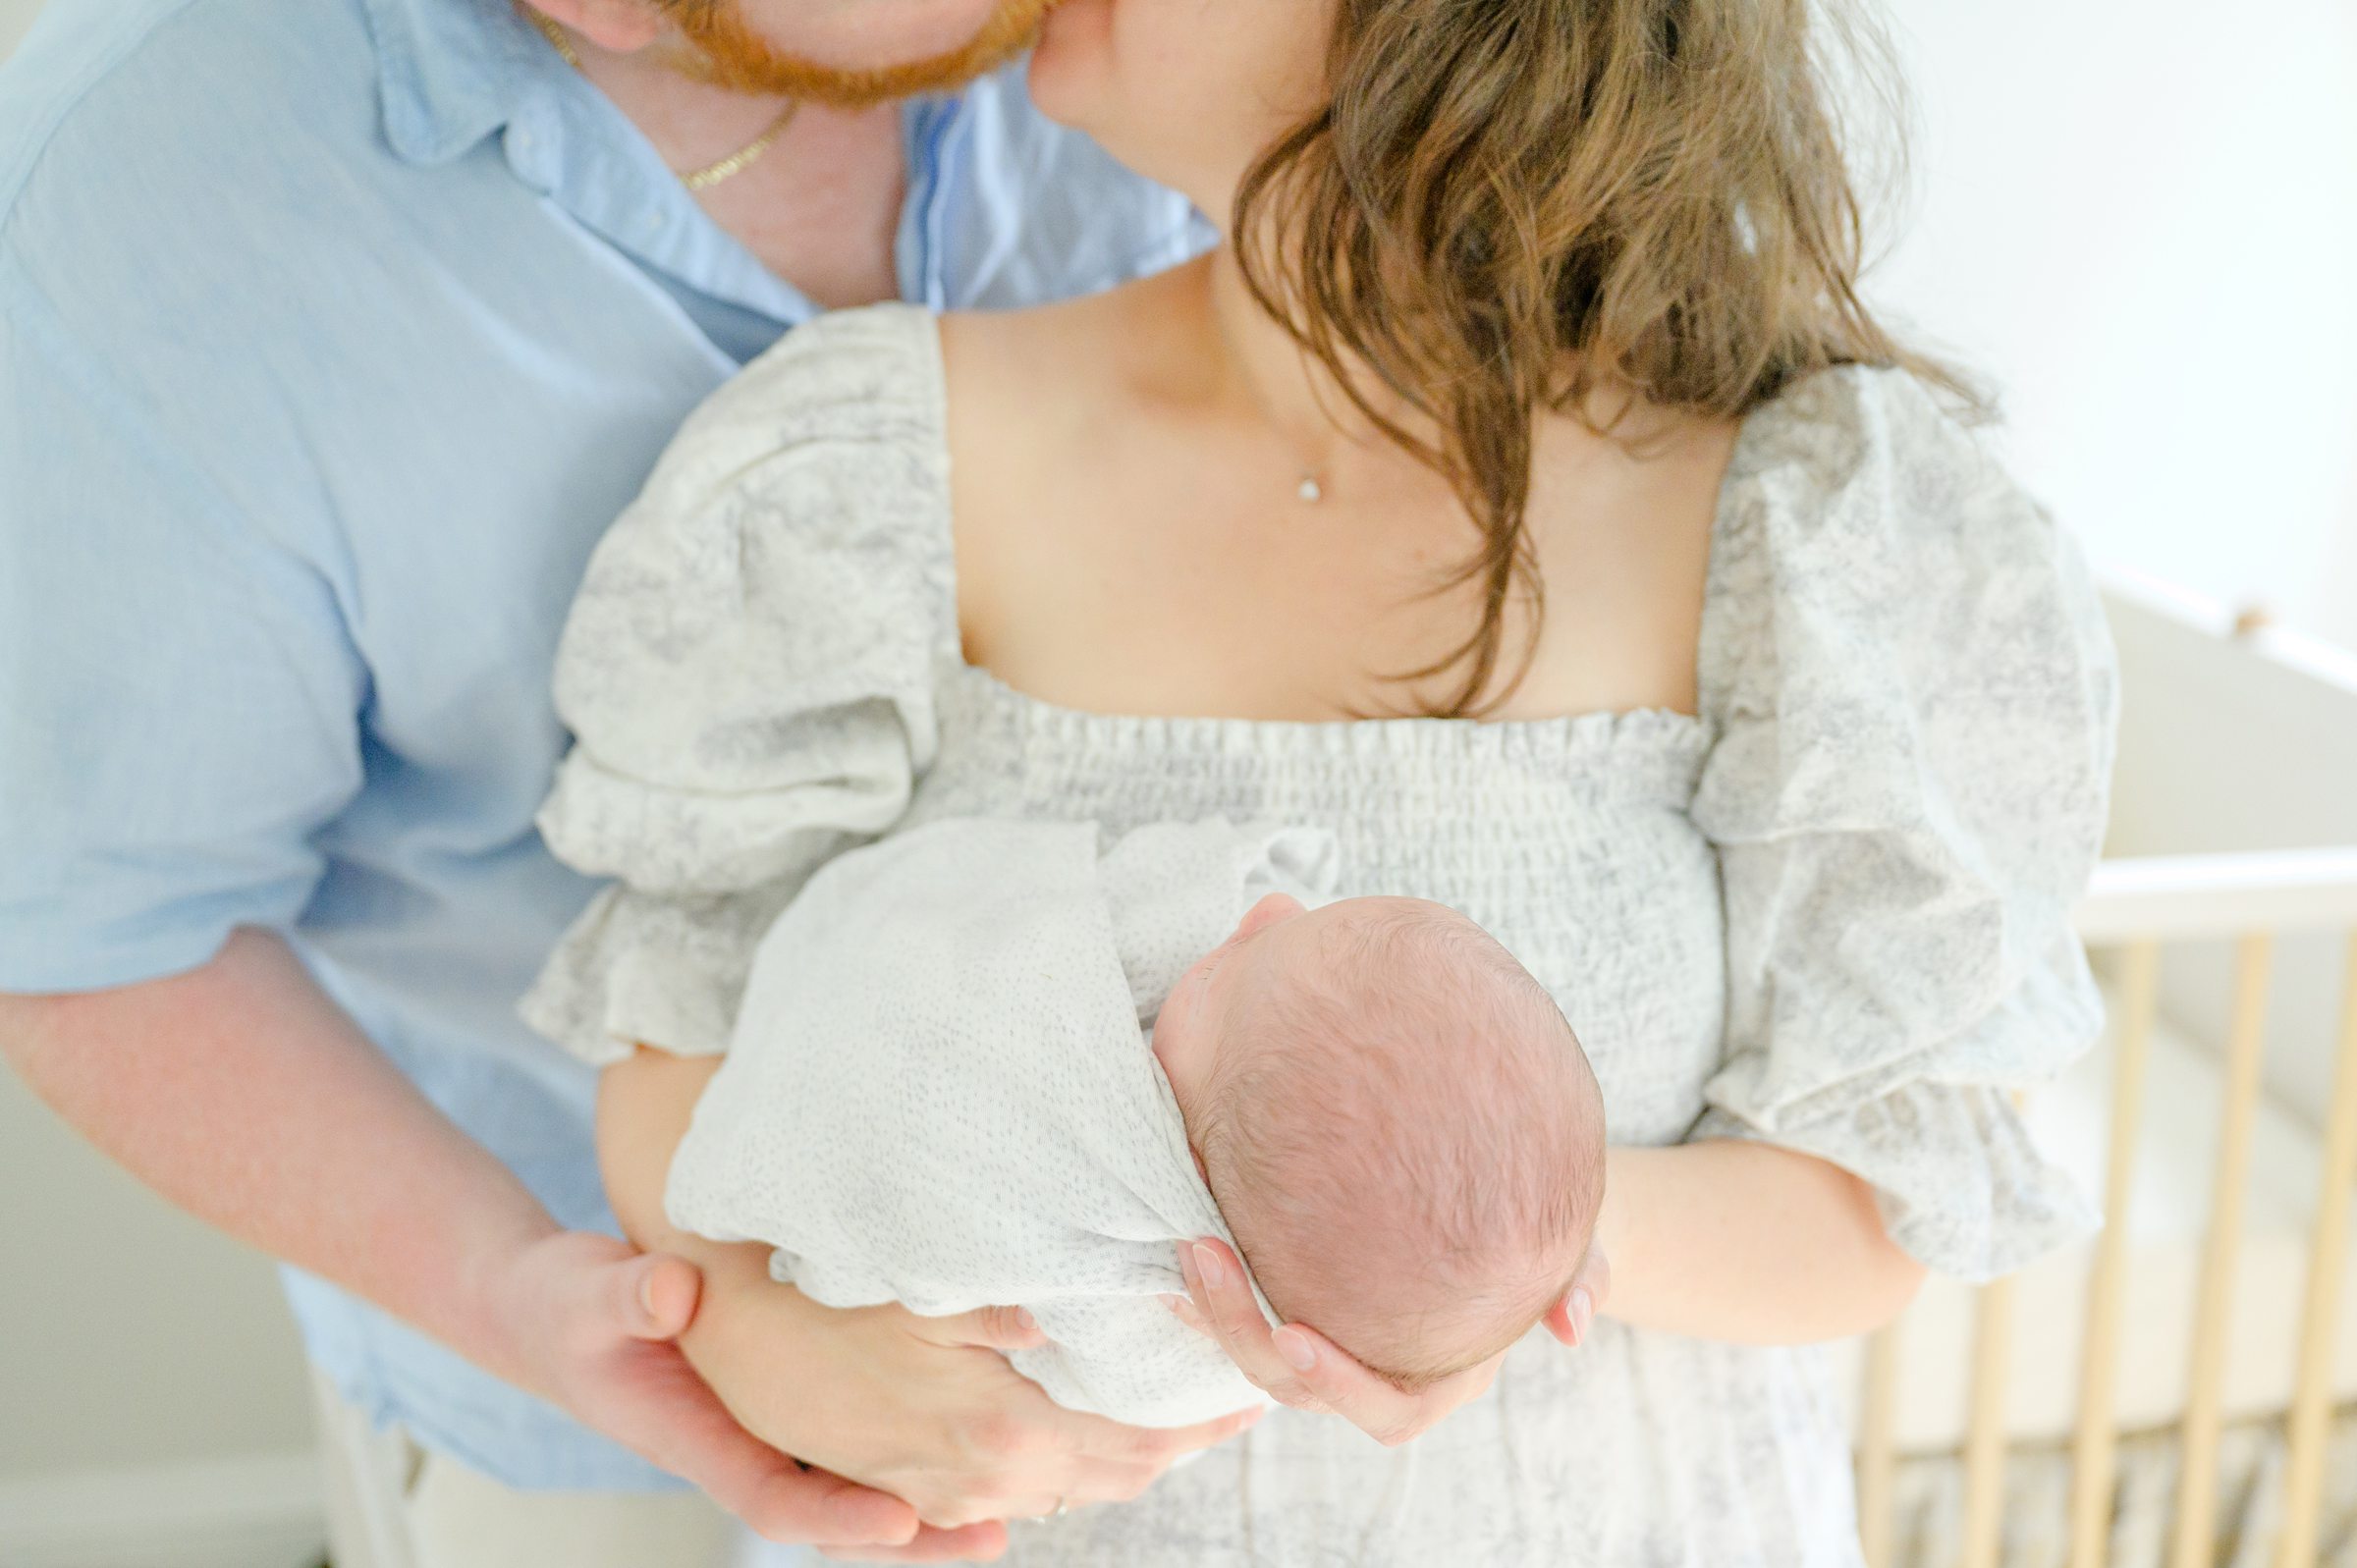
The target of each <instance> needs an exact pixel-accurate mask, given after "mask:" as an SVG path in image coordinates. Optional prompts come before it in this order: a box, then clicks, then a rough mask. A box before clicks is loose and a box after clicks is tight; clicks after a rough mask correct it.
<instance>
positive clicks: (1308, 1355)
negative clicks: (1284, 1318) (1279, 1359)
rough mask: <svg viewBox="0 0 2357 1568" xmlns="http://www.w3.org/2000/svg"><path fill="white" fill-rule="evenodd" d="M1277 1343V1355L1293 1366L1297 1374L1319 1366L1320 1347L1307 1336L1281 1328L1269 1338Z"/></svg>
mask: <svg viewBox="0 0 2357 1568" xmlns="http://www.w3.org/2000/svg"><path fill="white" fill-rule="evenodd" d="M1269 1337H1270V1338H1271V1339H1273V1340H1275V1341H1276V1343H1277V1354H1279V1355H1281V1356H1283V1357H1284V1358H1285V1359H1286V1360H1287V1361H1288V1362H1289V1363H1290V1364H1291V1365H1292V1369H1293V1370H1294V1371H1295V1372H1307V1371H1309V1369H1310V1368H1312V1367H1314V1366H1316V1365H1317V1364H1318V1347H1317V1346H1315V1345H1313V1344H1311V1343H1310V1342H1309V1340H1308V1338H1307V1337H1306V1336H1305V1335H1302V1334H1297V1333H1295V1332H1294V1331H1293V1330H1292V1329H1290V1328H1280V1329H1278V1330H1277V1331H1276V1332H1275V1333H1273V1334H1271V1335H1270V1336H1269Z"/></svg>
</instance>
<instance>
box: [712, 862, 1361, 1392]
mask: <svg viewBox="0 0 2357 1568" xmlns="http://www.w3.org/2000/svg"><path fill="white" fill-rule="evenodd" d="M1099 841H1100V832H1099V830H1098V828H1097V827H1096V826H1095V825H1094V824H1091V823H1085V822H1069V823H1068V822H1036V821H1006V820H998V819H979V818H958V819H950V820H945V821H941V822H936V823H932V824H929V825H927V826H924V827H921V828H916V829H913V830H911V831H909V832H907V833H905V834H903V835H900V836H898V837H895V838H888V839H885V840H883V841H881V842H879V843H875V844H871V845H868V846H866V847H864V848H860V849H856V850H852V851H850V852H849V853H846V854H844V855H842V856H840V857H838V858H837V859H835V860H833V861H831V862H830V863H829V864H828V865H827V866H825V867H824V868H823V869H822V870H820V871H819V872H818V873H817V875H815V876H814V877H812V878H811V880H810V882H809V884H808V885H807V886H806V887H805V888H804V889H803V890H802V892H801V893H800V894H799V895H798V896H797V897H796V898H795V901H794V903H793V904H792V905H790V906H789V907H788V908H787V910H786V912H785V913H784V914H783V915H782V916H780V917H779V919H778V921H777V923H776V924H775V925H774V926H773V927H771V929H770V931H769V934H768V935H767V936H766V937H765V938H764V939H763V941H762V944H761V946H760V948H759V950H758V952H757V953H756V955H755V957H754V960H753V967H752V973H751V977H750V980H749V981H748V983H747V985H746V988H745V993H744V1000H743V1003H742V1006H741V1007H740V1011H739V1013H738V1019H737V1027H736V1032H735V1034H734V1036H733V1039H732V1042H731V1045H730V1048H729V1054H728V1057H727V1059H726V1060H725V1062H724V1063H723V1064H722V1066H721V1067H720V1069H719V1071H718V1072H717V1073H716V1074H715V1075H714V1077H713V1079H712V1081H711V1083H710V1085H709V1086H708V1087H707V1088H706V1089H705V1091H704V1094H703V1097H702V1099H701V1101H700V1102H699V1103H698V1104H697V1106H696V1109H695V1116H694V1122H693V1125H692V1126H691V1127H690V1128H689V1130H688V1132H687V1135H686V1137H685V1140H684V1141H683V1142H682V1143H681V1145H680V1148H679V1152H678V1154H677V1156H676V1157H675V1158H674V1160H673V1162H672V1167H671V1176H670V1184H669V1186H668V1188H667V1189H666V1193H665V1207H666V1210H667V1212H668V1213H669V1215H670V1217H671V1219H672V1222H673V1223H675V1224H677V1225H680V1226H682V1227H684V1228H685V1229H687V1230H690V1231H693V1232H695V1233H696V1234H698V1235H703V1236H709V1237H712V1238H714V1239H716V1240H721V1241H760V1242H767V1243H768V1244H770V1245H771V1246H773V1247H775V1248H776V1249H777V1252H776V1254H775V1258H774V1261H773V1264H772V1271H773V1273H774V1274H775V1275H776V1277H778V1278H779V1279H782V1280H787V1281H790V1282H792V1283H793V1284H794V1285H795V1286H796V1287H798V1288H799V1289H800V1290H802V1291H803V1292H804V1293H805V1294H807V1295H809V1296H811V1297H812V1298H813V1299H815V1300H817V1301H819V1302H821V1303H823V1304H825V1305H827V1306H830V1307H864V1306H873V1305H877V1304H879V1303H883V1302H891V1301H898V1302H901V1303H903V1304H904V1305H906V1306H907V1307H908V1308H909V1309H910V1310H912V1311H914V1312H917V1313H920V1314H924V1315H927V1316H940V1315H944V1314H949V1313H959V1312H966V1311H970V1310H972V1309H974V1308H977V1307H986V1306H993V1305H1002V1304H1004V1305H1016V1306H1023V1307H1027V1308H1029V1309H1030V1310H1031V1312H1032V1314H1033V1315H1034V1316H1035V1317H1036V1318H1037V1319H1038V1320H1039V1325H1040V1327H1041V1329H1042V1331H1043V1332H1045V1333H1046V1334H1047V1336H1048V1338H1049V1340H1050V1341H1051V1343H1049V1344H1048V1345H1046V1346H1044V1347H1042V1348H1040V1349H1036V1350H1025V1351H1017V1352H1015V1353H1014V1354H1013V1355H1012V1356H1011V1357H1010V1359H1011V1361H1012V1362H1013V1363H1014V1368H1015V1370H1016V1371H1018V1372H1020V1373H1022V1374H1023V1375H1024V1376H1025V1377H1027V1378H1029V1379H1032V1380H1033V1381H1035V1382H1037V1383H1039V1384H1040V1386H1041V1387H1042V1388H1044V1389H1045V1390H1046V1391H1047V1393H1048V1395H1049V1396H1050V1397H1051V1398H1053V1399H1055V1400H1056V1401H1057V1402H1058V1403H1059V1404H1062V1405H1065V1406H1068V1407H1069V1408H1071V1409H1075V1410H1083V1411H1089V1412H1093V1413H1095V1414H1098V1415H1103V1416H1108V1417H1111V1418H1113V1419H1115V1420H1118V1421H1122V1422H1125V1423H1128V1424H1130V1425H1133V1426H1145V1427H1169V1426H1182V1425H1187V1424H1190V1423H1193V1422H1197V1421H1204V1420H1209V1419H1210V1418H1212V1417H1215V1416H1219V1415H1222V1414H1225V1413H1227V1412H1229V1411H1233V1410H1239V1409H1242V1408H1244V1407H1246V1406H1249V1405H1255V1404H1260V1403H1264V1402H1265V1398H1264V1396H1263V1395H1262V1394H1261V1392H1260V1391H1259V1390H1258V1389H1257V1388H1255V1387H1253V1386H1252V1384H1250V1383H1249V1382H1247V1381H1245V1380H1244V1379H1243V1377H1242V1375H1241V1374H1239V1373H1238V1372H1237V1371H1236V1370H1235V1368H1234V1367H1233V1365H1232V1364H1231V1363H1230V1362H1229V1360H1228V1358H1227V1356H1226V1355H1225V1354H1224V1353H1223V1352H1222V1351H1220V1350H1219V1349H1218V1348H1217V1347H1216V1346H1214V1345H1213V1344H1212V1343H1211V1342H1210V1341H1208V1340H1206V1339H1203V1338H1201V1337H1199V1336H1198V1335H1196V1334H1195V1333H1193V1332H1191V1331H1190V1330H1188V1329H1187V1328H1186V1327H1185V1326H1184V1325H1181V1324H1179V1323H1178V1322H1177V1321H1176V1320H1175V1319H1174V1318H1173V1317H1172V1316H1171V1314H1170V1313H1169V1311H1168V1310H1167V1309H1165V1308H1164V1307H1163V1306H1162V1305H1161V1304H1160V1303H1159V1302H1158V1301H1157V1300H1156V1299H1155V1298H1156V1297H1157V1296H1159V1295H1162V1294H1164V1293H1168V1292H1178V1293H1182V1292H1183V1291H1184V1290H1185V1288H1186V1287H1185V1284H1184V1282H1183V1281H1182V1279H1181V1278H1180V1275H1179V1273H1178V1267H1177V1253H1176V1248H1175V1245H1174V1244H1175V1243H1178V1242H1180V1241H1184V1240H1188V1239H1191V1238H1194V1237H1197V1236H1206V1235H1209V1236H1219V1237H1221V1238H1222V1239H1225V1240H1227V1241H1229V1242H1230V1243H1231V1244H1233V1239H1234V1238H1233V1236H1231V1235H1230V1234H1229V1232H1228V1227H1227V1225H1226V1223H1225V1222H1224V1221H1223V1220H1222V1218H1221V1217H1220V1212H1219V1210H1218V1208H1217V1206H1216V1205H1215V1204H1214V1203H1213V1201H1212V1196H1211V1191H1210V1189H1209V1188H1208V1187H1207V1186H1205V1184H1204V1181H1203V1177H1202V1175H1201V1173H1200V1172H1199V1171H1198V1170H1197V1169H1196V1167H1195V1163H1194V1160H1193V1158H1192V1156H1191V1155H1190V1153H1189V1152H1188V1148H1187V1141H1186V1130H1185V1127H1184V1124H1183V1123H1182V1122H1181V1120H1180V1117H1179V1114H1178V1104H1177V1102H1176V1101H1175V1100H1173V1098H1172V1096H1171V1089H1170V1084H1169V1082H1168V1080H1167V1079H1166V1078H1165V1077H1164V1075H1163V1072H1162V1068H1161V1064H1160V1063H1159V1062H1158V1061H1156V1060H1155V1058H1154V1054H1153V1052H1152V1050H1151V1049H1150V1046H1149V1044H1148V1041H1147V1037H1146V1035H1145V1034H1144V1032H1143V1029H1142V1027H1141V1026H1142V1025H1144V1024H1146V1023H1149V1022H1150V1021H1151V1020H1152V1018H1153V1016H1154V1014H1155V1012H1156V1011H1157V1009H1158V1008H1159V1007H1160V1006H1161V1003H1162V1000H1163V998H1164V997H1165V996H1167V995H1168V994H1169V992H1170V990H1171V988H1172V987H1173V986H1174V985H1176V984H1177V983H1178V980H1179V978H1180V977H1181V976H1183V975H1184V974H1185V972H1186V971H1187V969H1188V968H1189V967H1190V966H1191V965H1192V964H1193V963H1194V962H1195V960H1196V959H1198V958H1200V957H1201V956H1202V955H1203V954H1204V953H1206V952H1208V951H1209V950H1210V949H1212V948H1213V947H1215V946H1218V945H1219V944H1220V943H1221V942H1223V941H1225V940H1226V939H1227V937H1228V935H1229V934H1230V933H1231V932H1232V931H1233V930H1234V928H1235V924H1236V922H1237V920H1238V919H1240V918H1241V916H1242V914H1243V912H1244V911H1245V910H1246V909H1247V908H1249V907H1250V906H1251V904H1252V902H1253V901H1254V900H1255V899H1257V898H1258V897H1259V896H1261V895H1262V894H1263V893H1265V892H1274V891H1284V892H1292V893H1294V894H1295V895H1296V896H1299V897H1301V898H1303V899H1304V901H1310V902H1315V901H1318V900H1319V899H1320V898H1321V897H1322V896H1323V895H1324V893H1325V892H1327V891H1328V890H1329V889H1331V888H1332V886H1333V879H1334V867H1333V864H1332V856H1333V850H1334V842H1333V839H1332V838H1331V837H1330V836H1328V835H1326V834H1324V833H1322V832H1318V831H1315V830H1307V829H1258V830H1249V831H1247V830H1243V829H1238V828H1234V827H1232V826H1230V825H1229V824H1227V823H1225V822H1222V821H1218V820H1216V819H1215V820H1213V821H1209V822H1203V823H1193V824H1179V823H1165V824H1157V825H1154V826H1151V827H1147V828H1143V829H1140V830H1138V831H1137V832H1135V833H1132V834H1129V835H1128V836H1126V837H1124V838H1122V839H1121V840H1120V841H1119V842H1118V843H1116V844H1115V845H1113V847H1112V848H1111V849H1110V850H1108V851H1105V852H1103V853H1100V851H1099ZM1263 1306H1264V1309H1265V1307H1266V1303H1265V1302H1264V1303H1263Z"/></svg>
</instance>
